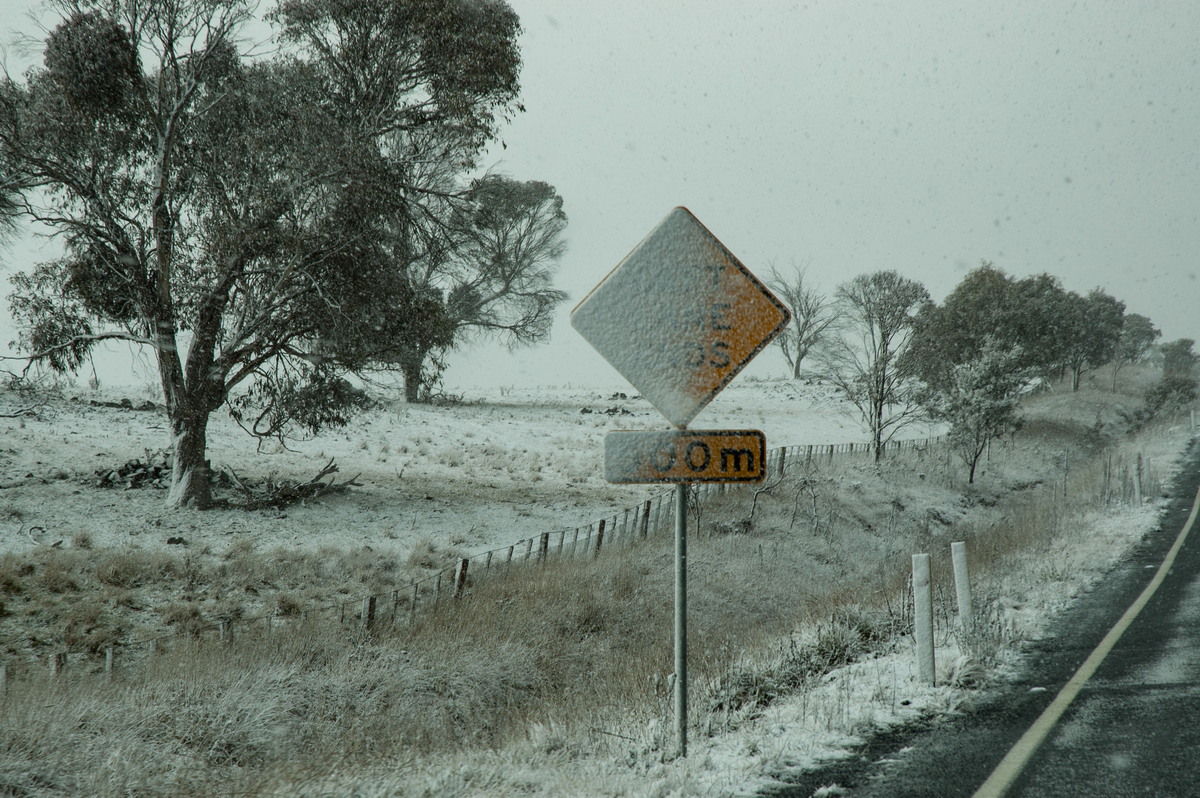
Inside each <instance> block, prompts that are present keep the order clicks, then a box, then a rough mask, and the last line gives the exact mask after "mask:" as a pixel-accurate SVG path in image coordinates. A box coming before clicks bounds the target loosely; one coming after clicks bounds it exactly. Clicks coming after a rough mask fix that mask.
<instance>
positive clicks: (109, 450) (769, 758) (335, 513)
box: [0, 380, 1187, 795]
mask: <svg viewBox="0 0 1200 798" xmlns="http://www.w3.org/2000/svg"><path fill="white" fill-rule="evenodd" d="M623 394H627V395H623ZM66 395H67V396H68V397H70V396H72V394H71V393H70V392H68V393H67V394H66ZM74 396H75V397H76V398H74V399H70V400H62V401H55V402H51V403H48V404H46V405H44V406H42V407H39V408H38V409H37V411H36V415H35V416H29V417H23V418H2V419H0V551H5V550H13V549H19V548H21V547H27V546H30V545H35V543H34V541H35V540H38V542H40V543H46V542H50V541H51V539H55V540H57V539H64V538H66V539H69V538H71V536H73V535H75V534H79V533H86V534H88V535H90V536H91V538H92V544H93V545H94V546H95V547H97V548H102V547H119V546H126V545H138V546H155V545H167V544H166V540H167V538H168V537H171V536H182V537H185V538H186V539H188V541H189V543H191V544H204V545H208V546H209V547H211V548H212V549H213V550H215V551H220V550H221V549H222V548H224V547H225V546H228V545H232V544H233V543H235V542H236V541H237V540H239V539H241V538H242V537H243V536H246V535H253V538H254V540H255V542H256V544H257V545H258V546H259V547H262V548H269V547H271V546H272V545H282V546H312V547H319V546H326V545H334V546H341V547H357V546H361V545H364V544H368V543H369V544H370V545H371V546H372V547H373V548H375V549H376V550H379V549H386V548H387V547H393V548H394V549H396V550H397V553H399V554H407V552H408V551H409V550H411V549H412V548H413V546H414V545H416V544H418V543H419V542H420V541H422V540H423V539H430V540H434V541H436V542H438V543H439V545H451V546H455V547H458V548H460V549H461V550H462V552H463V553H464V554H472V553H477V552H479V551H483V550H486V549H488V548H495V547H499V546H503V545H509V544H511V543H514V542H516V541H517V540H520V539H523V538H527V537H530V536H531V535H534V534H536V533H538V532H541V531H549V530H556V529H561V528H568V527H573V526H577V525H581V524H586V523H588V522H590V521H592V520H595V519H597V518H600V517H603V516H607V515H611V514H612V513H613V512H615V511H617V510H618V509H620V508H624V507H628V506H631V505H633V504H635V503H637V502H639V501H640V500H641V499H642V498H644V497H645V496H647V495H648V494H649V493H650V492H651V491H650V490H649V489H648V488H647V486H614V485H609V484H607V483H606V482H605V481H604V478H603V437H604V434H605V433H606V432H608V431H609V430H614V429H666V428H667V427H668V426H669V425H667V424H666V422H665V421H664V420H663V419H662V418H661V416H660V415H659V414H658V413H657V411H655V410H654V409H653V408H652V407H650V405H649V404H648V403H647V402H646V401H644V400H643V399H640V398H638V397H636V396H633V395H632V393H631V392H630V389H629V388H628V387H624V386H620V385H615V386H613V387H612V388H611V389H603V390H597V389H593V388H578V387H570V386H567V387H553V388H536V389H519V388H507V389H506V388H500V389H488V390H479V391H471V390H468V391H467V392H465V394H464V395H463V397H462V398H463V402H462V403H460V404H455V405H449V406H442V407H426V406H410V405H405V404H403V403H394V404H387V405H385V406H381V407H380V408H378V409H376V410H373V411H371V412H369V413H366V414H364V415H363V416H361V417H360V418H357V419H356V420H355V421H354V422H353V423H352V424H351V425H350V426H349V427H347V428H346V429H343V430H335V431H331V432H327V433H325V434H322V435H321V436H319V437H317V438H314V439H312V440H309V441H304V442H299V443H293V444H289V446H288V447H286V448H285V447H282V446H279V445H278V444H274V443H268V444H266V445H264V446H263V447H261V448H260V450H259V451H255V447H254V442H253V440H252V439H250V438H248V437H247V436H246V435H245V434H244V433H243V432H241V430H239V429H238V428H237V427H236V425H234V424H233V423H232V422H231V421H230V420H229V419H228V418H226V417H225V416H224V415H223V414H220V413H218V414H215V415H214V417H213V424H212V427H211V429H210V456H211V459H212V461H213V464H214V466H215V467H218V468H223V467H228V468H231V469H232V470H233V471H234V472H236V473H237V474H238V476H239V477H240V478H241V479H243V480H247V481H249V482H259V481H262V480H265V479H267V478H268V477H271V478H274V479H279V480H293V481H301V480H304V479H307V478H309V477H311V476H313V475H315V474H316V473H317V472H318V471H319V469H320V468H321V467H322V466H324V465H325V464H326V463H327V462H328V461H329V460H330V459H331V458H333V459H334V460H335V461H336V462H337V464H338V465H339V467H340V472H339V473H338V475H337V476H338V477H339V478H341V479H348V478H349V477H351V476H354V475H358V482H359V483H361V485H362V487H360V488H355V489H353V490H352V491H350V492H349V493H345V494H337V495H330V496H327V497H325V498H322V499H320V500H317V501H314V502H310V503H308V504H307V505H304V506H295V507H291V508H289V509H287V510H286V511H276V510H268V511H253V512H245V511H235V512H231V511H220V510H218V511H210V512H203V513H201V512H193V511H174V512H168V511H166V510H165V509H163V507H162V503H163V499H164V498H165V491H164V490H156V489H139V490H119V489H118V490H95V489H93V488H92V487H90V486H89V485H88V484H87V483H90V482H93V481H94V473H95V472H97V471H104V470H105V469H110V468H114V467H116V466H118V465H120V464H122V463H125V462H127V461H128V460H130V459H132V458H135V457H144V456H145V453H146V451H147V450H150V451H156V450H161V449H163V448H164V447H165V446H166V444H167V439H168V438H167V432H166V426H165V423H164V419H163V417H162V415H161V412H148V411H136V410H128V409H117V408H111V407H101V406H93V405H91V404H89V402H90V401H91V400H93V399H101V398H102V399H106V400H109V401H111V400H113V399H115V398H122V396H128V394H125V395H116V396H114V395H113V394H112V393H108V394H105V395H104V396H98V395H95V394H91V393H87V392H79V393H76V394H74ZM128 398H131V399H132V400H133V402H134V404H136V403H137V402H139V401H141V400H143V399H151V400H153V399H154V397H151V396H136V395H134V396H128ZM19 402H20V400H19V399H18V398H17V397H16V396H15V395H13V394H5V395H0V413H4V412H12V411H14V410H16V409H18V407H20V406H21V405H20V404H19ZM691 426H692V427H694V428H697V429H703V428H712V429H719V428H747V429H761V430H763V431H764V432H765V433H766V437H767V444H768V447H769V448H775V447H778V446H783V445H807V444H830V443H847V442H861V441H863V440H864V438H865V435H864V432H863V430H862V428H861V426H860V424H859V423H858V422H857V419H856V418H855V416H854V415H853V413H852V411H851V409H850V408H849V406H848V405H847V404H846V403H845V402H844V401H842V400H840V399H839V398H838V397H837V396H836V395H835V394H834V393H833V391H832V389H830V388H829V387H827V386H821V385H815V384H808V385H806V384H803V383H795V382H791V381H750V380H746V381H742V382H739V383H736V384H734V385H733V386H731V387H730V388H728V389H727V390H725V391H724V392H723V393H722V394H721V395H719V396H718V397H717V398H716V399H715V400H714V401H713V403H712V404H711V405H710V406H709V407H708V408H706V409H705V410H704V411H703V412H702V413H701V414H700V415H699V416H698V417H697V419H696V420H695V421H694V422H693V423H692V425H691ZM932 432H934V433H936V430H933V431H932ZM928 434H931V431H930V430H926V429H917V428H913V429H910V430H908V431H907V432H906V433H905V435H904V436H903V437H912V438H917V437H924V436H926V435H928ZM1186 437H1187V432H1186V431H1183V430H1175V431H1173V432H1172V431H1168V432H1165V433H1163V434H1162V435H1160V436H1158V437H1156V438H1153V439H1150V440H1147V441H1145V442H1144V443H1143V444H1141V445H1143V446H1144V452H1145V455H1146V457H1147V461H1148V462H1152V463H1154V464H1155V467H1156V468H1158V469H1159V470H1160V472H1162V476H1163V477H1164V478H1166V477H1167V476H1169V473H1170V471H1171V468H1172V464H1173V463H1174V461H1175V459H1176V457H1177V455H1178V453H1179V451H1180V450H1181V448H1182V445H1183V441H1185V440H1186ZM1160 504H1161V500H1155V501H1148V502H1147V503H1146V504H1144V505H1143V506H1142V507H1133V508H1127V509H1125V510H1123V511H1121V512H1119V513H1112V512H1110V511H1106V512H1104V514H1103V515H1102V514H1100V513H1097V515H1096V516H1095V517H1094V518H1091V519H1088V521H1087V523H1083V524H1080V525H1079V526H1078V527H1077V528H1075V529H1072V530H1069V531H1068V533H1067V534H1066V536H1064V537H1063V539H1062V540H1060V541H1059V542H1058V543H1057V544H1055V546H1054V547H1053V548H1052V549H1051V550H1050V551H1048V552H1042V553H1039V554H1038V555H1037V556H1036V557H1034V556H1033V555H1031V560H1030V563H1029V567H1027V568H1024V569H1023V572H1024V573H1025V574H1026V576H1027V579H1025V580H1023V581H1020V582H1018V581H1016V580H1014V579H1011V578H1010V579H1008V580H1007V581H1005V582H1004V583H1002V584H983V585H981V586H980V592H987V593H990V594H991V595H994V596H998V597H999V599H1000V603H1001V604H1002V605H1003V607H1004V610H1005V613H1006V622H1007V623H1011V624H1012V625H1013V626H1014V628H1015V630H1016V632H1017V634H1018V636H1021V637H1026V638H1030V637H1036V636H1037V635H1038V634H1040V633H1041V630H1042V629H1043V628H1044V625H1045V622H1046V620H1047V618H1048V617H1049V616H1050V614H1051V613H1052V612H1054V611H1056V610H1057V609H1060V608H1061V607H1062V606H1064V605H1065V604H1066V603H1067V602H1068V601H1069V600H1070V598H1071V597H1072V596H1073V595H1075V594H1077V593H1078V592H1079V591H1080V590H1083V589H1086V588H1087V587H1088V586H1089V585H1091V584H1092V583H1094V582H1095V580H1097V579H1098V578H1099V577H1100V576H1101V575H1102V574H1103V573H1104V571H1105V570H1106V569H1107V568H1108V567H1109V566H1110V565H1111V564H1112V563H1113V562H1114V561H1116V560H1117V559H1118V558H1119V557H1120V556H1121V555H1122V554H1123V553H1124V552H1125V551H1127V550H1128V548H1129V546H1130V545H1132V544H1133V543H1134V542H1136V541H1137V540H1138V539H1140V538H1141V537H1142V535H1143V534H1145V532H1147V531H1149V530H1150V529H1151V528H1153V526H1154V523H1155V521H1156V518H1157V514H1158V510H1159V507H1160ZM33 527H36V528H38V529H39V530H40V531H37V532H36V533H33V532H30V529H31V528H33ZM939 645H940V647H939V651H938V668H939V686H938V687H928V686H924V685H922V684H920V683H919V682H918V680H917V678H916V673H915V657H914V656H913V654H912V651H911V650H910V649H909V648H907V644H902V645H901V646H900V647H899V649H898V650H896V651H895V652H893V653H890V654H886V655H884V656H880V657H877V658H874V659H870V660H867V661H865V662H860V663H856V664H854V665H851V666H849V667H847V668H843V669H840V670H838V671H836V672H835V673H833V674H830V675H829V676H828V677H826V678H825V679H824V680H823V681H822V683H821V684H820V685H818V686H816V687H814V688H813V689H811V690H807V691H804V692H803V694H801V695H798V696H796V697H794V698H791V699H787V700H783V701H779V702H777V703H776V704H775V705H773V706H771V707H769V708H768V709H766V710H765V711H764V712H763V714H762V716H761V717H759V718H757V719H755V720H753V721H749V722H746V723H745V724H743V725H742V726H741V727H739V728H738V729H737V730H736V731H733V732H730V733H726V734H718V735H715V736H713V737H711V738H703V739H699V740H695V741H693V745H692V750H691V755H690V756H689V757H688V759H687V760H686V761H676V762H666V763H661V764H659V765H655V766H652V767H650V768H649V770H642V771H640V772H636V773H634V772H629V771H628V770H627V769H623V768H622V767H620V766H619V765H618V764H617V763H605V762H603V761H595V762H592V763H590V764H588V765H585V766H584V767H585V770H586V768H593V769H594V770H593V771H592V772H591V773H584V774H583V775H584V776H585V777H586V778H591V777H593V776H594V777H595V778H597V779H600V780H602V783H604V784H605V785H606V787H605V789H606V792H608V793H609V794H621V792H622V790H624V791H626V794H662V795H669V794H687V795H692V794H704V795H743V794H750V793H752V792H753V791H754V790H755V789H757V788H760V787H762V786H763V785H766V784H770V783H772V782H773V781H774V780H775V779H776V778H777V777H778V775H779V774H781V773H786V772H787V771H789V770H795V769H799V768H802V767H804V766H806V765H811V764H812V763H814V762H816V761H818V760H820V759H823V758H828V757H830V756H838V755H841V753H842V752H844V751H845V748H846V746H847V745H848V744H850V743H852V742H854V741H856V740H858V739H860V737H861V736H862V735H863V734H865V733H867V732H869V731H871V730H875V729H879V728H881V727H886V726H889V725H893V724H896V723H900V722H903V721H905V720H909V719H912V718H915V717H917V716H919V715H921V714H923V713H926V712H929V711H935V710H936V711H942V710H948V709H953V707H954V706H955V705H956V704H957V702H958V701H959V700H961V698H962V695H963V693H962V692H961V691H960V690H958V689H957V688H955V687H953V686H951V685H952V682H953V679H954V668H955V663H956V659H957V656H958V651H957V648H956V644H955V642H954V638H953V635H951V634H945V633H943V634H942V635H941V636H940V638H939ZM661 733H662V734H665V735H670V731H669V730H666V731H661ZM579 776H580V773H579V772H578V771H576V772H575V773H574V774H573V776H572V777H573V778H578V777H579ZM588 783H591V782H588ZM578 784H579V782H576V786H578ZM544 786H545V785H544ZM548 789H549V791H550V792H552V791H553V788H552V787H548ZM547 794H549V792H547ZM831 794H836V792H834V793H831Z"/></svg>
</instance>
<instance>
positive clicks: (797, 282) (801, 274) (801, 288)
mask: <svg viewBox="0 0 1200 798" xmlns="http://www.w3.org/2000/svg"><path fill="white" fill-rule="evenodd" d="M807 272H808V267H807V266H793V267H792V273H791V274H786V275H785V274H780V273H779V271H777V270H776V269H775V267H774V266H772V267H771V276H770V277H769V278H768V279H767V287H768V288H770V289H771V290H772V291H774V292H775V295H776V296H777V297H779V299H780V301H782V302H783V303H784V304H785V305H787V306H788V310H790V311H791V312H792V323H791V324H790V325H789V326H788V327H787V328H786V329H784V331H783V332H781V333H780V334H779V336H778V337H777V338H776V339H775V343H776V345H778V346H779V349H780V351H782V352H783V357H784V359H785V360H786V361H787V364H788V368H789V369H791V372H792V379H799V378H800V365H801V364H802V363H803V362H804V359H805V358H806V357H808V355H809V353H810V352H812V351H813V349H814V348H815V347H816V346H817V345H818V344H819V343H820V342H821V341H822V340H823V339H824V338H825V336H826V334H827V333H829V332H830V331H831V330H832V329H833V328H834V327H835V326H836V323H837V320H838V314H837V308H836V305H835V304H834V303H833V302H832V301H830V300H829V299H828V298H827V297H826V296H825V295H824V294H821V293H820V292H818V291H817V290H816V289H815V288H813V287H812V286H811V285H810V284H809V282H808V274H807Z"/></svg>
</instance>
